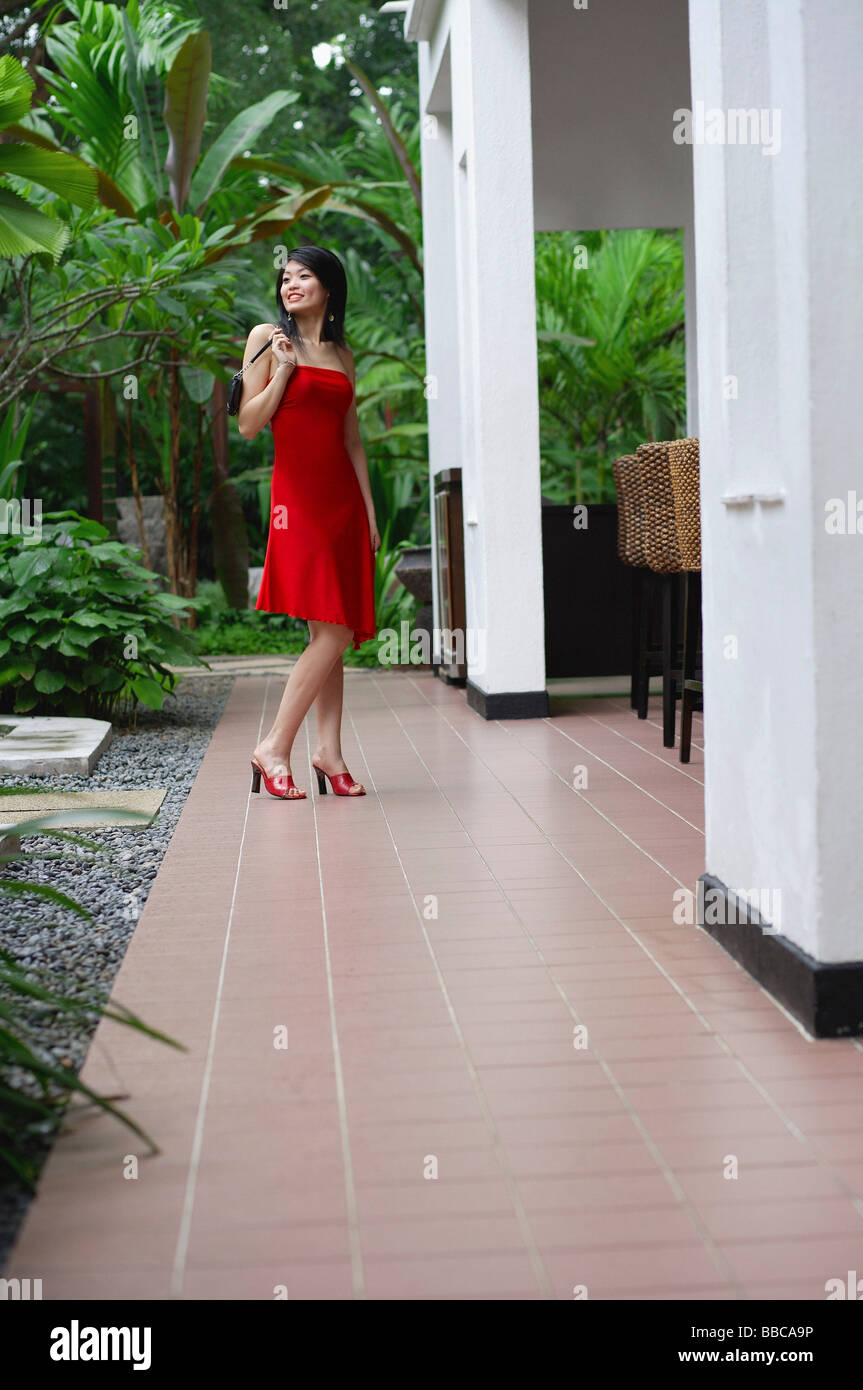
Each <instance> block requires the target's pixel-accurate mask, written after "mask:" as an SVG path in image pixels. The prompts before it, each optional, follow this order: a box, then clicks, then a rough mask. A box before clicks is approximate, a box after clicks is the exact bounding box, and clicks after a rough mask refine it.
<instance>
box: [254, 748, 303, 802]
mask: <svg viewBox="0 0 863 1390" xmlns="http://www.w3.org/2000/svg"><path fill="white" fill-rule="evenodd" d="M251 762H252V791H253V792H259V791H260V790H261V778H262V777H263V779H264V786H265V787H266V789H267V791H268V792H269V793H270V796H277V797H279V798H280V799H281V800H282V801H302V800H303V799H304V797H305V795H306V793H305V792H300V794H299V796H289V795H288V793H289V792H290V791H291V790H293V791H299V788H298V787H296V786H295V785H294V779H293V777H292V776H291V774H290V773H289V772H288V773H276V775H275V776H274V777H268V776H267V774H266V772H265V771H264V769H263V768H262V767H261V764H260V763H259V762H257V761H256V759H255V758H252V760H251Z"/></svg>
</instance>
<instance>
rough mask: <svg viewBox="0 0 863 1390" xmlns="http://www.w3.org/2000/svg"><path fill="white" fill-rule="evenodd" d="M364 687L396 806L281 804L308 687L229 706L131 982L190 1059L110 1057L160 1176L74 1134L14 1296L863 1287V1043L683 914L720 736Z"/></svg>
mask: <svg viewBox="0 0 863 1390" xmlns="http://www.w3.org/2000/svg"><path fill="white" fill-rule="evenodd" d="M346 690H347V696H346V698H347V705H346V716H345V744H344V751H345V756H346V759H347V761H348V765H349V766H350V768H351V770H352V772H353V773H354V775H355V776H356V777H357V778H358V779H360V780H362V781H363V782H364V783H365V785H366V787H367V789H368V791H369V795H368V796H366V797H364V798H360V799H358V800H353V799H349V798H337V797H334V796H332V795H328V796H327V797H325V798H323V799H318V798H317V796H315V797H314V798H313V797H312V796H311V794H310V795H309V798H308V799H307V800H305V801H298V802H279V801H276V800H273V799H271V798H268V797H265V796H263V795H262V796H259V797H251V796H250V795H249V790H248V785H249V784H248V772H249V769H248V754H249V752H250V750H251V749H252V748H253V747H254V744H255V742H256V741H257V737H258V731H259V729H260V728H261V727H262V725H264V724H265V723H266V722H267V720H268V719H269V717H270V715H271V714H272V712H273V710H274V708H275V704H276V702H277V700H278V697H279V694H280V692H281V682H280V680H278V679H276V678H273V677H270V678H247V679H238V680H237V681H236V683H235V686H234V690H233V694H232V697H231V699H230V702H229V705H228V708H227V711H226V713H225V716H224V718H223V719H222V722H221V724H220V725H219V728H218V730H217V731H216V733H215V735H214V738H213V741H212V743H211V746H210V748H209V750H208V753H207V755H206V758H205V760H204V763H203V765H202V768H201V771H200V774H199V776H198V779H197V781H196V783H195V786H194V788H193V791H192V793H191V796H190V797H189V800H188V802H187V805H186V808H185V810H184V813H183V816H182V818H181V821H180V824H179V827H178V829H177V831H176V833H175V835H174V838H173V840H172V842H171V846H170V848H169V851H168V854H167V856H166V858H165V860H164V863H163V866H162V869H161V871H160V873H159V876H158V879H157V881H156V884H155V886H154V888H153V890H152V892H151V895H150V898H149V900H148V902H147V906H146V909H145V911H144V913H143V915H142V917H141V920H140V922H139V923H138V926H137V929H136V931H135V935H134V938H133V941H132V944H131V946H130V949H129V951H128V954H127V956H126V959H125V962H124V964H123V967H122V970H121V972H120V975H119V976H118V979H117V982H116V986H115V997H116V998H117V999H118V1000H120V1001H121V1002H122V1003H124V1004H126V1005H128V1006H130V1007H132V1008H134V1009H135V1010H136V1011H138V1012H139V1013H140V1014H141V1015H142V1016H143V1017H144V1018H145V1019H146V1020H147V1021H148V1022H150V1023H152V1024H155V1025H157V1026H159V1027H162V1028H164V1029H165V1030H166V1031H167V1032H169V1033H170V1034H172V1035H174V1036H176V1037H178V1038H180V1039H182V1040H183V1041H184V1042H186V1043H187V1044H188V1046H189V1049H190V1050H189V1052H188V1053H187V1054H182V1055H181V1054H178V1053H176V1052H175V1051H173V1050H169V1049H168V1048H166V1047H164V1046H162V1045H160V1044H157V1043H154V1042H151V1041H149V1040H146V1039H141V1038H139V1037H136V1036H135V1035H134V1034H132V1033H130V1032H128V1031H127V1030H124V1029H121V1028H119V1027H118V1026H117V1025H114V1024H109V1023H103V1025H102V1026H101V1027H100V1029H99V1031H98V1033H97V1036H96V1041H95V1043H94V1046H93V1049H92V1050H91V1053H90V1056H89V1059H88V1062H87V1065H86V1068H85V1078H86V1079H87V1080H88V1081H89V1082H90V1083H92V1084H93V1085H96V1086H99V1087H102V1088H105V1089H106V1090H107V1091H109V1092H111V1093H112V1094H117V1093H118V1092H119V1091H121V1090H122V1091H123V1092H124V1093H128V1095H129V1099H128V1100H127V1101H126V1102H125V1105H126V1107H127V1108H128V1109H130V1110H131V1111H132V1113H133V1114H134V1115H135V1116H136V1118H138V1119H139V1120H140V1121H141V1122H142V1123H143V1124H144V1125H145V1126H146V1128H147V1129H148V1130H149V1131H150V1132H151V1133H152V1134H153V1135H154V1136H155V1137H156V1138H157V1139H158V1141H159V1142H160V1144H161V1147H162V1152H161V1154H160V1155H158V1156H157V1157H149V1158H147V1157H143V1158H141V1159H140V1162H139V1163H138V1168H137V1173H138V1175H137V1177H131V1176H127V1174H128V1173H130V1172H131V1171H132V1170H133V1161H132V1159H131V1157H130V1156H132V1155H134V1154H135V1153H141V1152H143V1148H142V1146H141V1144H140V1143H138V1142H137V1141H135V1140H134V1139H132V1138H131V1137H130V1135H129V1133H128V1132H127V1131H125V1130H123V1129H122V1128H120V1127H119V1126H118V1125H117V1124H115V1123H114V1122H113V1121H111V1120H109V1119H105V1118H104V1117H102V1116H100V1115H97V1116H86V1117H82V1118H81V1119H80V1120H79V1121H78V1122H77V1125H76V1129H75V1132H74V1133H72V1134H69V1135H67V1136H65V1137H63V1138H62V1139H61V1140H60V1141H59V1142H58V1144H57V1145H56V1147H55V1150H54V1153H53V1155H52V1158H51V1160H50V1162H49V1164H48V1167H47V1170H46V1173H45V1176H44V1179H43V1183H42V1187H41V1190H40V1195H39V1197H38V1199H37V1201H36V1202H35V1203H34V1205H33V1207H32V1208H31V1212H30V1215H29V1217H28V1220H27V1222H26V1224H25V1227H24V1229H23V1233H22V1236H21V1239H20V1240H19V1243H18V1247H17V1250H16V1252H15V1255H14V1256H13V1260H12V1262H11V1266H10V1268H8V1269H7V1270H6V1274H7V1277H11V1276H13V1275H19V1276H26V1275H30V1276H32V1277H41V1278H42V1279H43V1289H44V1296H45V1297H46V1298H66V1297H72V1298H98V1297H108V1298H120V1299H131V1298H157V1299H165V1298H170V1297H181V1298H186V1299H213V1298H216V1299H237V1298H241V1299H242V1298H250V1299H272V1298H273V1297H274V1290H277V1289H280V1288H284V1289H286V1291H287V1294H288V1296H289V1297H290V1298H292V1299H295V1298H300V1299H303V1298H314V1299H344V1298H370V1299H382V1298H399V1299H436V1298H441V1299H463V1298H482V1299H499V1298H501V1299H507V1298H517V1299H531V1298H561V1299H572V1298H573V1297H574V1291H575V1290H581V1289H586V1292H587V1296H588V1297H589V1298H591V1299H607V1298H645V1297H646V1298H660V1299H687V1298H693V1297H695V1298H727V1299H735V1298H765V1297H779V1298H804V1299H824V1297H825V1290H824V1285H825V1281H826V1280H827V1279H830V1278H840V1279H842V1280H843V1281H844V1280H845V1279H846V1277H847V1272H848V1271H849V1270H854V1269H861V1270H863V1220H861V1217H863V1105H861V1095H863V1049H861V1046H860V1044H859V1043H858V1042H854V1041H821V1042H817V1043H816V1042H811V1041H808V1040H807V1039H806V1038H805V1037H804V1036H803V1035H802V1033H801V1032H800V1030H799V1029H798V1027H797V1026H796V1025H795V1024H794V1023H793V1022H792V1021H791V1020H790V1019H789V1018H788V1017H787V1016H786V1015H785V1014H784V1013H783V1012H782V1011H781V1010H780V1009H779V1008H778V1007H777V1006H776V1005H775V1004H774V1003H773V1002H772V1001H771V1000H770V999H769V997H768V996H767V995H765V994H764V992H763V991H762V990H761V989H760V988H759V987H758V986H757V985H756V984H754V983H753V982H752V981H751V980H750V979H749V978H748V977H747V976H746V975H745V974H743V972H742V971H741V970H740V969H739V968H738V967H737V966H736V965H735V964H734V963H733V962H732V961H731V959H730V958H729V957H727V956H726V955H725V954H724V952H723V951H722V950H721V948H720V947H719V946H718V945H717V944H716V943H715V942H713V941H712V940H711V939H710V938H708V937H707V936H706V935H705V934H704V933H702V932H700V931H699V930H698V929H697V928H696V927H694V926H686V925H675V923H674V922H673V920H672V909H673V899H672V894H673V893H674V891H675V890H676V889H678V888H681V887H685V888H689V889H691V890H694V888H695V883H696V880H697V877H698V875H699V873H701V872H702V871H703V868H704V863H703V854H704V838H703V833H702V824H703V819H702V794H703V788H702V784H701V772H702V758H701V737H700V734H701V728H700V723H698V724H697V727H696V739H695V746H694V747H693V757H692V762H691V764H689V765H688V766H687V767H684V766H681V764H680V763H679V761H678V760H677V755H676V753H675V752H673V751H670V750H665V749H663V747H662V736H661V727H660V722H659V718H658V710H657V709H656V702H653V709H652V712H651V718H650V720H649V721H648V722H647V723H640V722H639V721H638V720H637V719H636V718H635V715H634V714H633V713H632V712H631V711H630V709H629V708H628V704H627V702H626V701H625V700H622V699H598V700H590V701H584V700H581V701H576V700H573V701H571V702H569V703H568V704H563V705H562V706H560V707H556V708H555V712H554V714H553V715H552V717H551V718H550V719H548V720H513V721H503V722H492V723H486V722H485V721H484V720H483V719H481V718H480V717H479V716H478V715H476V714H474V713H473V712H472V711H470V710H469V709H468V708H467V706H466V702H465V696H464V692H463V691H459V690H455V689H451V688H449V687H447V686H446V685H444V684H443V683H441V682H439V681H436V680H434V679H433V678H432V677H431V676H430V675H428V674H419V673H387V674H380V675H375V674H365V675H363V676H357V677H356V678H353V679H352V680H351V681H350V682H348V683H347V686H346ZM309 747H310V745H309V742H308V740H307V738H306V733H305V730H304V731H303V733H302V735H301V739H300V740H298V743H297V747H296V749H295V757H294V760H293V772H294V776H295V779H296V780H297V782H298V784H299V785H301V786H305V787H306V788H307V789H308V790H309V791H310V793H311V788H312V785H313V782H312V778H311V777H310V775H309V773H310V768H309V764H308V755H309ZM585 778H586V784H585ZM584 1030H586V1033H585V1031H584ZM285 1039H286V1040H287V1047H284V1046H281V1045H280V1044H281V1043H283V1042H284V1041H285ZM583 1043H585V1044H586V1045H584V1046H582V1045H581V1044H583ZM735 1174H736V1175H735Z"/></svg>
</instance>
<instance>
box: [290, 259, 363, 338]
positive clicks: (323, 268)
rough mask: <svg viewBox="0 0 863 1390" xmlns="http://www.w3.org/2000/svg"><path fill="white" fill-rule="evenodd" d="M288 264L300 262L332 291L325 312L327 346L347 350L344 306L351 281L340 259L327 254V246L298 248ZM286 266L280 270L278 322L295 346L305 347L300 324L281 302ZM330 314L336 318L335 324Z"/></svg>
mask: <svg viewBox="0 0 863 1390" xmlns="http://www.w3.org/2000/svg"><path fill="white" fill-rule="evenodd" d="M288 261H299V263H300V265H304V266H306V268H307V269H308V270H310V271H311V272H312V274H313V275H316V276H317V278H318V279H319V280H320V282H321V284H322V285H323V287H324V289H326V290H329V292H330V297H329V300H328V302H327V307H326V310H325V312H324V328H323V337H324V339H325V340H326V341H327V342H331V343H336V344H337V345H338V346H339V347H345V346H346V344H345V306H346V304H347V299H348V279H347V276H346V275H345V268H344V266H343V265H342V263H341V261H340V260H339V258H338V256H336V255H335V254H334V253H333V252H332V251H328V250H327V249H326V247H325V246H296V247H294V249H293V251H289V252H288V255H287V259H286V261H285V265H287V263H288ZM285 265H282V266H280V267H279V271H278V274H277V275H276V309H277V310H278V320H277V322H278V325H279V327H280V328H281V329H282V330H283V332H284V333H286V334H287V336H288V337H289V338H290V339H291V340H292V342H294V343H296V344H297V345H298V346H300V347H302V343H303V335H302V334H301V332H300V330H299V327H298V325H297V320H296V319H295V318H294V317H293V315H292V316H291V317H290V318H288V311H287V309H286V308H285V306H284V304H283V302H282V281H283V279H284V278H285ZM330 314H332V315H333V317H332V320H331V319H330Z"/></svg>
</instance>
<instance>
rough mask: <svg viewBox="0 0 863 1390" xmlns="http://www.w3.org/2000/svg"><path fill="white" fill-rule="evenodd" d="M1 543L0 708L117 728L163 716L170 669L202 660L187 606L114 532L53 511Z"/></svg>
mask: <svg viewBox="0 0 863 1390" xmlns="http://www.w3.org/2000/svg"><path fill="white" fill-rule="evenodd" d="M29 526H30V533H29V534H28V533H27V532H26V531H25V530H24V528H22V527H20V526H19V527H18V528H17V529H12V530H10V533H9V534H7V535H2V536H0V708H2V709H3V710H4V711H6V712H14V713H18V714H61V713H62V714H64V715H73V716H74V715H84V716H94V717H98V718H102V719H108V718H110V717H111V715H112V714H113V713H114V712H115V711H117V710H118V709H122V708H124V707H128V706H130V705H133V704H134V703H135V701H137V700H140V701H141V702H142V703H143V704H145V705H149V706H150V707H151V708H154V709H161V707H162V703H163V700H164V697H165V694H166V692H168V691H171V690H172V689H173V688H174V685H175V683H176V677H175V676H174V674H173V673H172V672H171V671H170V670H169V669H168V667H169V663H170V664H184V665H189V664H193V663H194V662H196V661H197V660H198V659H197V657H196V656H195V654H194V646H193V642H192V638H191V636H190V634H189V633H187V632H184V631H180V630H178V628H177V627H175V626H174V619H176V618H177V617H178V615H180V614H182V613H184V612H185V610H186V608H187V602H186V601H184V600H183V599H180V598H177V597H176V596H175V595H174V594H169V593H163V592H162V591H161V590H160V589H159V588H158V582H159V576H158V575H156V574H152V573H151V572H150V571H149V570H146V569H144V568H143V567H142V566H141V565H139V564H138V563H137V556H136V553H135V552H134V551H130V550H129V549H128V547H126V546H123V545H121V544H120V543H119V541H113V540H111V539H110V538H109V536H108V532H107V530H106V529H105V527H104V526H100V525H99V523H98V522H96V521H88V520H86V519H85V518H84V517H80V516H77V515H76V514H75V513H74V512H65V513H64V512H51V513H49V514H48V515H47V516H45V517H41V518H39V520H38V532H39V533H38V534H37V533H36V527H37V523H35V522H34V521H33V520H32V519H31V521H30V523H29Z"/></svg>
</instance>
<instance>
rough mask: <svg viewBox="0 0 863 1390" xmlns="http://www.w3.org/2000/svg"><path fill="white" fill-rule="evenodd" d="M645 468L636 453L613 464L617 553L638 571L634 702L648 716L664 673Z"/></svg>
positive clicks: (634, 633)
mask: <svg viewBox="0 0 863 1390" xmlns="http://www.w3.org/2000/svg"><path fill="white" fill-rule="evenodd" d="M643 471H644V464H643V463H642V461H641V460H640V459H639V458H637V457H636V455H635V454H624V455H623V456H622V457H621V458H618V459H615V460H614V462H613V463H612V465H611V474H612V477H613V478H614V486H615V488H616V489H617V554H618V558H619V559H620V561H621V562H622V563H623V564H624V565H630V566H631V567H632V568H633V569H634V570H635V571H636V573H635V575H634V583H633V590H632V592H633V609H632V659H631V668H630V669H631V672H632V676H631V686H630V704H631V706H632V708H633V709H634V710H637V711H638V717H639V719H646V718H647V701H648V695H649V690H650V677H651V676H659V675H661V674H662V639H661V634H660V630H659V622H658V621H657V620H655V612H654V610H655V609H656V607H657V598H658V591H657V588H656V576H655V575H654V574H653V572H652V571H651V570H650V569H648V568H647V561H646V558H645V554H644V532H645V510H644V493H643V488H642V473H643ZM654 629H655V630H656V634H657V635H656V637H655V640H654Z"/></svg>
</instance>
